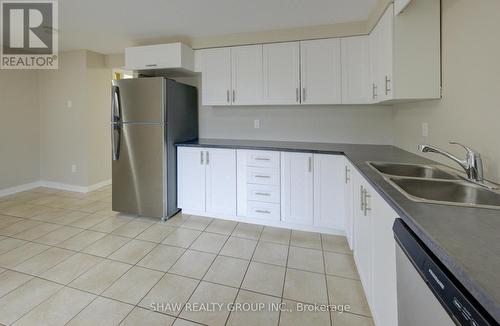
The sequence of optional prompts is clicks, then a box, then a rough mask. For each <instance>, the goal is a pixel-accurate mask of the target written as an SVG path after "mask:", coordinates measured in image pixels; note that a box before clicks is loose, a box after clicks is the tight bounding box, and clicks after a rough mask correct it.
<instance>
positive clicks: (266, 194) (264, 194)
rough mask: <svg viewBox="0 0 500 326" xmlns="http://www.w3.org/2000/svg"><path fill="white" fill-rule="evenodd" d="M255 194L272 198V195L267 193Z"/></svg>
mask: <svg viewBox="0 0 500 326" xmlns="http://www.w3.org/2000/svg"><path fill="white" fill-rule="evenodd" d="M255 194H256V195H259V196H271V194H268V193H267V192H256V193H255Z"/></svg>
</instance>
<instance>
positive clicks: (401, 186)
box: [367, 162, 500, 209]
mask: <svg viewBox="0 0 500 326" xmlns="http://www.w3.org/2000/svg"><path fill="white" fill-rule="evenodd" d="M367 163H368V165H370V166H371V167H372V168H373V169H375V170H376V171H377V172H379V173H380V174H382V175H383V176H384V178H385V179H386V180H387V181H389V183H390V184H391V185H393V186H394V187H395V188H396V189H397V190H399V191H400V192H401V193H402V194H403V195H405V196H406V197H408V198H409V199H410V200H413V201H417V202H425V203H435V204H443V205H454V206H465V207H477V208H490V209H500V192H498V191H497V190H493V189H489V188H488V187H485V186H483V185H479V184H475V183H473V182H470V181H467V180H464V178H462V177H460V176H459V174H458V172H456V171H454V170H452V169H449V168H445V167H441V166H437V165H423V164H422V165H421V164H405V163H388V162H367Z"/></svg>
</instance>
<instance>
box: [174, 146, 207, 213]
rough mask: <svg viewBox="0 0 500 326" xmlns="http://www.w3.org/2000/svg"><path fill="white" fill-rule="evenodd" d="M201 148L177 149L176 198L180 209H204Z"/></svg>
mask: <svg viewBox="0 0 500 326" xmlns="http://www.w3.org/2000/svg"><path fill="white" fill-rule="evenodd" d="M204 152H205V150H204V149H202V148H192V147H179V148H178V149H177V200H178V206H179V208H182V209H188V210H195V211H200V212H204V211H205V164H204V155H205V154H204Z"/></svg>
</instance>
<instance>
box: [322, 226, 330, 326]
mask: <svg viewBox="0 0 500 326" xmlns="http://www.w3.org/2000/svg"><path fill="white" fill-rule="evenodd" d="M320 237H321V258H323V271H324V275H325V286H326V302H327V303H328V307H330V294H329V292H328V277H327V275H326V262H325V251H324V248H323V234H320ZM328 318H329V319H330V325H332V326H333V318H332V312H331V311H328Z"/></svg>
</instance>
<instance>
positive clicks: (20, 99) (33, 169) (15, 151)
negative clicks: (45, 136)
mask: <svg viewBox="0 0 500 326" xmlns="http://www.w3.org/2000/svg"><path fill="white" fill-rule="evenodd" d="M39 138H40V112H39V108H38V76H37V72H36V71H33V70H0V190H1V189H4V188H10V187H14V186H18V185H21V184H26V183H31V182H35V181H38V180H39V177H40V141H39Z"/></svg>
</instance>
